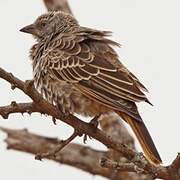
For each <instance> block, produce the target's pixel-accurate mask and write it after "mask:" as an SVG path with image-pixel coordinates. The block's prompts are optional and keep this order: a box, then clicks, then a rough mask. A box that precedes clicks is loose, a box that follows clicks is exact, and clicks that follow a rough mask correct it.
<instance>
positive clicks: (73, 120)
mask: <svg viewBox="0 0 180 180" xmlns="http://www.w3.org/2000/svg"><path fill="white" fill-rule="evenodd" d="M0 78H2V79H5V80H6V81H8V82H9V83H11V84H13V85H14V86H15V87H17V88H19V89H20V90H22V91H23V92H24V93H25V94H26V95H28V96H29V97H31V99H32V100H33V101H34V103H33V104H34V105H35V106H34V107H33V108H32V107H31V108H32V109H33V110H34V111H36V112H38V111H39V107H41V109H42V110H41V111H40V112H41V113H42V112H44V113H46V114H48V115H50V116H52V117H55V118H56V119H60V120H61V121H63V122H65V123H67V124H69V125H70V126H72V127H73V128H74V129H76V130H78V131H79V132H82V133H85V134H87V135H89V136H91V137H93V138H94V139H96V140H98V141H99V142H101V143H103V144H104V145H105V146H107V147H108V148H111V149H113V150H115V151H117V152H119V153H122V154H123V155H124V156H125V157H126V158H127V159H128V160H129V161H130V162H133V163H134V164H136V166H137V167H138V168H140V169H143V171H144V172H146V173H147V174H151V175H153V176H154V177H156V178H163V179H172V178H171V177H172V174H171V173H169V169H173V171H175V170H178V172H177V173H175V174H178V175H179V167H176V166H175V167H171V168H170V167H168V168H167V167H163V166H154V165H153V164H151V163H150V162H148V161H147V160H146V159H145V157H144V156H143V155H142V154H141V153H137V152H136V151H134V150H132V149H131V148H129V147H127V146H126V145H124V144H122V143H119V142H117V140H116V139H113V138H112V137H110V136H108V135H107V134H106V133H104V132H103V131H101V130H99V129H96V130H95V131H94V128H93V127H92V126H91V125H90V124H88V123H86V122H83V121H81V120H80V119H78V118H77V117H75V116H73V115H71V114H70V115H68V116H67V117H65V116H64V115H63V114H60V112H59V111H57V109H56V107H54V106H53V105H51V104H49V103H48V102H47V101H46V100H44V99H43V98H42V96H41V95H40V94H39V93H38V92H37V91H36V90H35V88H34V86H33V84H32V82H31V81H26V82H23V81H21V80H19V79H18V78H16V77H14V76H13V75H12V74H11V73H8V72H6V71H5V70H3V69H2V68H0ZM13 104H14V105H12V103H11V105H10V106H9V107H10V109H11V113H13V110H12V108H13V107H14V109H15V110H16V111H15V112H16V113H17V107H18V104H17V103H15V102H14V103H13ZM21 105H22V104H21ZM26 105H27V104H26ZM31 105H32V104H31ZM7 107H8V106H6V108H5V109H6V111H7V112H10V111H8V110H7V109H8V108H7ZM27 107H28V106H27ZM36 107H37V109H36ZM3 108H4V107H3ZM0 109H1V108H0ZM24 110H25V108H24ZM21 112H22V111H21ZM175 165H179V163H175ZM175 174H174V173H173V176H174V175H175ZM173 178H174V177H173Z"/></svg>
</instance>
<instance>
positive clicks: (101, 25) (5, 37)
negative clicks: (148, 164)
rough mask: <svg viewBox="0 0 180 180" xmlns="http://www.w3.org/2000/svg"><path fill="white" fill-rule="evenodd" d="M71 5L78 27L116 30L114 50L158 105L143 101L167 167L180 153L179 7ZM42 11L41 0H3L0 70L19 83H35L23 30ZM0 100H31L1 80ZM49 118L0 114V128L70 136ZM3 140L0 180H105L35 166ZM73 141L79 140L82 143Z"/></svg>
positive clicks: (134, 0) (141, 0) (137, 2)
mask: <svg viewBox="0 0 180 180" xmlns="http://www.w3.org/2000/svg"><path fill="white" fill-rule="evenodd" d="M69 3H70V5H71V8H72V11H73V13H74V14H75V16H76V18H77V19H78V20H79V22H80V24H81V25H83V26H87V27H92V28H96V29H100V30H111V31H113V37H112V38H113V39H114V40H116V41H117V42H119V43H121V44H122V48H121V49H117V51H118V53H119V55H120V59H121V60H122V62H123V63H124V64H125V65H126V66H127V67H128V68H129V69H130V70H131V71H132V72H133V73H134V74H136V75H137V77H139V79H140V80H141V81H142V82H143V83H144V85H145V86H147V88H148V89H149V91H150V93H149V94H148V97H149V99H150V100H151V102H152V103H153V105H154V106H153V107H151V106H149V105H148V104H145V103H141V104H139V110H140V112H141V115H142V117H143V119H144V121H145V123H146V125H147V127H148V129H149V131H150V132H151V134H152V136H153V139H154V141H155V144H156V146H157V148H158V150H159V152H160V154H161V156H162V159H163V161H164V163H165V164H169V163H171V161H172V160H173V159H174V158H175V156H176V154H177V152H179V151H180V141H179V137H180V131H179V127H180V122H179V121H180V120H179V118H180V117H179V111H180V110H179V100H180V94H179V92H180V82H179V77H180V71H179V68H180V50H179V49H180V23H179V22H180V20H179V17H180V11H179V6H180V2H179V1H178V0H171V1H164V0H159V1H156V0H151V1H147V0H146V1H145V0H118V1H116V0H113V1H112V0H111V1H104V0H98V1H97V0H91V1H82V0H76V1H73V0H69ZM45 11H46V10H45V7H44V5H43V3H42V1H41V0H31V1H23V0H18V1H11V0H6V1H2V0H1V1H0V22H1V25H0V49H1V53H0V67H2V68H5V69H6V70H7V71H11V72H13V74H14V75H16V76H17V77H19V78H20V79H22V80H26V79H31V78H32V69H31V62H30V61H29V49H30V47H31V46H32V45H33V43H34V40H33V38H32V37H31V36H29V35H27V34H22V33H20V32H19V29H20V28H22V27H24V26H25V25H27V24H30V23H31V22H33V21H34V20H35V18H36V17H37V16H39V15H40V14H42V13H43V12H45ZM0 95H1V98H0V106H3V105H7V104H9V103H10V102H11V101H13V100H16V101H17V102H24V101H29V100H30V99H29V98H28V97H26V96H25V95H24V94H23V93H22V92H21V91H19V90H15V91H12V90H11V89H10V85H9V84H8V83H7V82H5V81H3V80H0ZM46 119H50V118H47V117H45V116H40V115H39V114H32V115H31V116H29V115H27V114H24V116H22V115H11V116H10V118H9V119H8V120H3V119H2V118H1V117H0V126H2V127H9V128H14V129H16V128H28V129H29V130H30V131H31V132H34V133H37V134H41V135H45V136H50V137H59V138H61V139H62V138H66V137H68V136H69V135H70V133H71V132H72V129H71V128H70V127H69V126H67V125H66V124H63V123H61V122H60V123H58V126H54V125H53V123H52V121H51V120H49V121H48V120H46ZM4 138H5V134H4V133H2V132H0V169H1V178H2V179H6V180H10V179H12V178H13V179H19V180H23V179H26V180H31V179H44V180H46V179H58V178H63V179H72V178H73V179H86V180H91V179H94V180H102V179H104V178H102V177H99V176H95V177H94V176H92V175H89V174H87V173H85V172H82V171H79V170H76V169H74V168H71V167H69V166H65V165H61V166H60V165H59V164H56V163H54V162H51V161H47V160H44V161H43V162H39V161H36V160H34V157H33V156H32V155H29V154H25V153H21V152H16V151H12V150H10V151H7V150H6V145H5V143H4V142H3V139H4ZM75 142H79V143H82V139H80V138H78V139H76V140H75ZM87 145H88V146H92V147H96V148H98V149H105V147H104V146H103V145H102V144H100V143H98V142H97V141H95V140H91V141H90V140H89V141H88V142H87ZM137 147H138V148H139V146H138V144H137ZM139 150H140V149H139ZM32 172H33V173H32Z"/></svg>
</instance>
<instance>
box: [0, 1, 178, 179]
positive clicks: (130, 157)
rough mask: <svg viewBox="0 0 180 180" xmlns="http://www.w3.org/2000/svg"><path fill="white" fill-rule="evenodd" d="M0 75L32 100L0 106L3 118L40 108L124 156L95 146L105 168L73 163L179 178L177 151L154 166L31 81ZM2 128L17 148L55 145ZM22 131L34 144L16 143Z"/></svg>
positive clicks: (60, 5)
mask: <svg viewBox="0 0 180 180" xmlns="http://www.w3.org/2000/svg"><path fill="white" fill-rule="evenodd" d="M44 3H45V5H46V7H47V9H48V10H58V9H61V10H64V11H66V12H71V10H70V8H69V5H68V3H67V1H66V0H44ZM0 78H2V79H4V80H6V81H8V82H9V83H10V84H11V88H12V89H14V88H18V89H20V90H22V91H23V92H24V93H25V94H26V95H28V96H29V97H30V98H31V99H32V101H33V102H32V103H16V102H12V103H11V105H9V106H4V107H0V115H1V116H2V117H3V118H4V119H7V118H8V115H9V114H13V113H25V112H27V113H33V112H39V113H43V114H47V115H50V116H52V117H54V118H56V119H58V120H61V121H63V122H65V123H67V124H69V125H70V126H72V127H73V128H74V129H75V130H78V132H81V133H85V134H87V135H89V136H91V137H93V138H94V139H96V140H98V141H99V142H101V143H103V144H104V145H105V146H106V147H107V148H110V149H113V151H114V152H118V153H120V154H121V155H123V156H124V157H126V158H127V160H126V159H122V160H123V161H122V162H120V160H119V155H118V161H116V159H114V158H113V160H109V158H108V159H107V153H105V152H98V151H96V152H95V153H94V151H95V150H92V149H90V150H91V151H92V152H93V153H94V154H96V155H99V154H101V156H99V158H98V159H100V158H101V157H103V155H105V157H106V158H104V159H101V165H102V166H103V167H106V168H107V169H106V168H102V167H100V169H101V170H100V171H99V172H98V170H92V169H91V170H89V169H85V168H83V167H82V166H80V165H76V167H78V168H80V169H83V170H86V171H88V172H90V173H92V174H100V175H103V176H105V177H110V178H111V172H112V170H116V172H118V174H117V173H116V177H117V179H118V175H119V173H120V172H121V171H127V172H132V171H133V172H136V173H137V174H142V173H143V174H148V175H149V176H146V179H147V177H148V179H155V178H162V179H167V180H172V179H173V180H176V179H177V180H178V179H179V177H180V155H179V154H178V156H177V158H176V159H175V160H174V162H173V163H172V164H171V165H170V166H167V167H165V166H155V165H153V164H151V163H150V162H148V161H147V160H146V159H145V157H144V156H143V155H142V154H141V153H137V152H136V151H135V150H133V149H131V148H129V147H128V146H126V145H124V144H123V143H122V142H119V141H118V140H117V138H115V137H117V136H112V137H110V136H109V135H107V134H106V133H104V132H103V131H101V130H99V129H97V130H95V131H94V128H93V127H92V126H91V125H90V124H88V123H85V122H83V121H81V120H80V119H78V118H77V117H75V116H73V115H68V116H66V117H65V116H64V115H63V114H61V113H60V112H59V111H57V109H56V107H54V106H53V105H51V104H49V103H48V102H47V101H46V100H44V99H43V98H42V96H41V95H40V94H39V93H38V92H37V91H36V90H35V88H34V86H33V82H32V81H26V82H23V81H21V80H19V79H18V78H16V77H14V76H13V75H12V74H11V73H8V72H6V71H5V70H3V69H2V68H0ZM102 122H103V121H102ZM101 126H102V128H103V129H106V126H103V123H102V125H101ZM2 130H3V131H5V132H6V133H8V137H7V139H6V142H7V144H8V147H9V148H12V149H17V150H21V151H25V152H30V153H33V154H36V153H38V152H41V150H45V149H47V150H50V149H51V150H52V148H51V147H52V146H54V147H55V146H56V145H57V140H55V139H50V138H45V137H40V136H37V135H33V134H30V133H28V132H27V131H15V130H8V129H2ZM21 132H24V133H25V134H24V136H21V137H22V139H23V138H24V137H25V136H27V135H29V136H30V137H31V138H33V137H36V140H34V141H32V142H33V143H34V144H33V143H32V144H33V147H32V146H31V143H27V141H28V140H29V139H30V138H25V139H23V140H24V143H19V144H18V143H17V140H18V138H19V137H20V136H19V137H18V136H16V135H17V134H18V133H21ZM21 135H22V134H21ZM12 138H14V139H13V140H12ZM22 139H21V140H22ZM130 139H131V138H130ZM31 140H32V139H31ZM38 140H39V141H43V143H44V148H42V149H40V148H39V149H38V148H35V147H37V146H35V145H37V144H36V141H38ZM13 142H14V143H13ZM25 142H26V143H25ZM25 144H26V147H25ZM132 144H133V143H132ZM71 145H72V144H68V146H67V147H66V149H63V150H62V151H60V152H58V154H61V153H63V152H64V153H65V150H66V151H67V150H68V149H70V146H71ZM73 145H74V146H78V148H80V147H81V146H80V145H75V144H73ZM131 147H132V146H131ZM28 148H29V149H28ZM83 148H84V147H83ZM61 155H62V154H61ZM89 156H90V155H89ZM62 157H63V155H62V156H61V157H60V160H59V162H61V163H67V161H64V162H63V160H62ZM79 157H80V158H81V156H79ZM90 157H91V156H90ZM48 158H51V159H53V160H55V161H58V160H57V159H55V158H57V157H48ZM92 159H93V158H92ZM89 162H90V159H89ZM72 163H73V159H72V160H71V162H69V165H72ZM96 163H97V162H96ZM67 164H68V163H67ZM87 165H89V166H90V163H89V164H88V163H87V164H86V166H87ZM97 166H98V165H97ZM84 167H85V166H84ZM102 169H103V170H102ZM102 172H103V173H102ZM104 172H106V173H104ZM133 179H134V178H133ZM139 179H140V178H139Z"/></svg>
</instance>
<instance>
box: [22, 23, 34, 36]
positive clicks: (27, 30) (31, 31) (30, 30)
mask: <svg viewBox="0 0 180 180" xmlns="http://www.w3.org/2000/svg"><path fill="white" fill-rule="evenodd" d="M20 31H21V32H24V33H29V34H35V33H36V28H35V25H34V24H30V25H28V26H25V27H23V28H22V29H20Z"/></svg>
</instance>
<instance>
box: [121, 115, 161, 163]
mask: <svg viewBox="0 0 180 180" xmlns="http://www.w3.org/2000/svg"><path fill="white" fill-rule="evenodd" d="M118 114H119V115H120V116H121V117H122V118H123V119H124V120H125V121H126V122H127V123H128V124H129V125H130V127H131V128H132V130H133V132H134V134H135V135H136V137H137V139H138V141H139V143H140V145H141V147H142V149H143V151H144V153H145V156H146V158H147V159H148V160H150V161H151V162H152V163H154V164H160V163H161V162H162V160H161V158H160V155H159V153H158V151H157V149H156V147H155V145H154V143H153V140H152V138H151V136H150V134H149V132H148V130H147V128H146V126H145V124H144V122H143V121H137V120H135V119H133V118H132V117H130V116H128V115H126V114H125V113H122V112H118Z"/></svg>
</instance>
